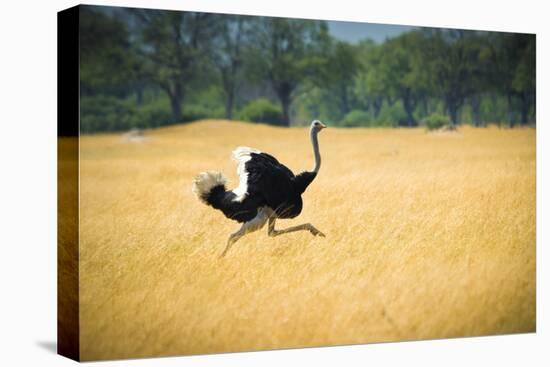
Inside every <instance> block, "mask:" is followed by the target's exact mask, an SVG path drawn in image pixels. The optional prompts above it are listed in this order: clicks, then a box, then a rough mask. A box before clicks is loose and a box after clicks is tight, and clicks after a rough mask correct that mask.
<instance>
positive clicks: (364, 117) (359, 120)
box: [338, 110, 372, 127]
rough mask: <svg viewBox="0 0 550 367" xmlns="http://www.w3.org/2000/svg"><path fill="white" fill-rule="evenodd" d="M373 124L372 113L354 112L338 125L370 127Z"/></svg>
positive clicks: (348, 114)
mask: <svg viewBox="0 0 550 367" xmlns="http://www.w3.org/2000/svg"><path fill="white" fill-rule="evenodd" d="M371 122H372V116H371V114H370V113H368V112H365V111H361V110H352V111H350V112H349V113H347V114H346V116H344V118H343V119H342V120H341V121H340V122H339V123H338V126H342V127H356V126H369V125H370V124H371Z"/></svg>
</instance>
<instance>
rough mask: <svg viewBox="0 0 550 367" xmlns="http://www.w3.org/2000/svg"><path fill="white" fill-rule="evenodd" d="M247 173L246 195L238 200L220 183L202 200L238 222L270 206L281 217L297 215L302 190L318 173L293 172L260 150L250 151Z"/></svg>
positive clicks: (249, 218)
mask: <svg viewBox="0 0 550 367" xmlns="http://www.w3.org/2000/svg"><path fill="white" fill-rule="evenodd" d="M244 167H245V171H246V174H247V182H246V183H247V190H246V196H245V198H244V199H243V200H242V201H236V200H235V199H236V197H237V195H236V194H235V193H234V192H233V191H227V189H226V187H225V185H222V184H220V185H217V186H215V187H213V188H212V189H211V190H210V191H209V192H208V193H205V194H204V197H203V199H204V200H205V201H206V202H207V203H208V204H209V205H211V206H212V207H214V208H215V209H219V210H221V211H222V212H223V214H224V215H225V216H226V217H227V218H229V219H233V220H236V221H237V222H247V221H250V220H252V219H253V218H254V217H255V216H256V215H257V213H258V209H259V208H261V207H264V206H267V207H269V208H271V209H272V210H273V211H274V212H275V213H276V215H277V217H278V218H294V217H296V216H298V215H299V214H300V213H301V211H302V197H301V195H302V193H303V192H304V191H305V190H306V188H307V187H308V186H309V184H310V183H311V182H312V181H313V179H314V178H315V176H316V175H317V173H316V172H303V173H300V174H299V175H296V176H295V175H294V173H292V171H291V170H290V169H288V167H286V166H285V165H283V164H282V163H280V162H279V161H278V160H277V159H276V158H275V157H273V156H271V155H269V154H267V153H260V152H257V153H256V152H251V153H250V159H249V160H248V161H247V162H246V163H245V166H244Z"/></svg>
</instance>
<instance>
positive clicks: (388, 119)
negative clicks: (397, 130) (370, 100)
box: [376, 103, 407, 127]
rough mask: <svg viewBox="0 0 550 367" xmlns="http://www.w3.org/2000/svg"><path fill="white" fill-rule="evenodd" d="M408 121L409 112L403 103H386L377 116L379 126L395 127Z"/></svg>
mask: <svg viewBox="0 0 550 367" xmlns="http://www.w3.org/2000/svg"><path fill="white" fill-rule="evenodd" d="M406 121H407V113H406V112H405V109H404V108H403V106H402V105H401V103H394V104H393V105H391V106H390V105H386V104H384V106H383V107H382V109H381V110H380V113H379V114H378V117H377V118H376V125H377V126H387V127H395V126H399V125H404V124H405V123H406Z"/></svg>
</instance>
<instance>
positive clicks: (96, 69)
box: [79, 5, 136, 96]
mask: <svg viewBox="0 0 550 367" xmlns="http://www.w3.org/2000/svg"><path fill="white" fill-rule="evenodd" d="M79 28H80V93H81V95H82V96H91V95H95V94H98V93H102V94H111V95H116V96H125V95H126V93H127V86H128V85H129V84H130V83H131V82H132V81H133V79H134V75H133V73H132V71H133V68H134V66H135V65H136V63H135V59H134V58H133V57H132V56H133V55H132V52H131V51H132V50H131V45H130V42H129V33H128V29H127V27H126V24H125V23H124V22H122V21H119V20H118V19H115V18H113V17H111V16H109V15H107V14H105V13H103V12H101V11H99V10H97V9H95V8H94V7H91V6H86V5H84V6H82V7H81V8H80V26H79Z"/></svg>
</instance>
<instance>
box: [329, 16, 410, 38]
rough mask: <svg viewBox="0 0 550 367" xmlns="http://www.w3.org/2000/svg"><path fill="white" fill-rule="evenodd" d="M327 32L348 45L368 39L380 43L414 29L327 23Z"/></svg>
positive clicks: (335, 22)
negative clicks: (348, 43)
mask: <svg viewBox="0 0 550 367" xmlns="http://www.w3.org/2000/svg"><path fill="white" fill-rule="evenodd" d="M328 26H329V31H330V34H332V35H333V36H334V37H335V38H338V39H340V40H343V41H347V42H350V43H356V42H359V41H361V40H363V39H365V38H370V39H372V40H373V41H375V42H377V43H382V42H384V40H385V39H386V38H391V37H395V36H398V35H399V34H401V33H403V32H407V31H409V30H411V29H413V28H415V27H412V26H404V25H390V24H375V23H358V22H341V21H332V20H331V21H328Z"/></svg>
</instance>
